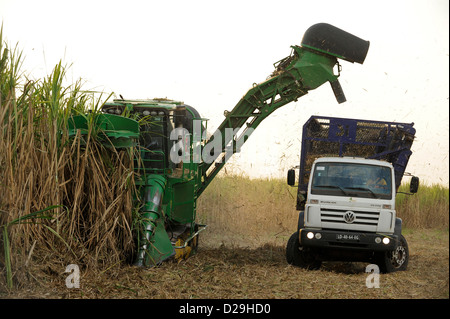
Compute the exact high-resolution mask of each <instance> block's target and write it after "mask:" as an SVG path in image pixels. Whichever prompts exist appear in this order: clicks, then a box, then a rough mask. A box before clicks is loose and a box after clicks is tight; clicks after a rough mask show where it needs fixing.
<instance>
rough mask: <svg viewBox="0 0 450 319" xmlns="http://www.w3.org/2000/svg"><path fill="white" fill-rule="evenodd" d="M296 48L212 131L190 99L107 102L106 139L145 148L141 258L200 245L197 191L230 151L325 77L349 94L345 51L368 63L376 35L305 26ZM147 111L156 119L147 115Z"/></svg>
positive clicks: (140, 164)
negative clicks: (344, 81)
mask: <svg viewBox="0 0 450 319" xmlns="http://www.w3.org/2000/svg"><path fill="white" fill-rule="evenodd" d="M291 48H292V52H291V54H290V55H289V56H288V57H286V58H284V59H282V60H280V61H278V62H276V63H274V67H275V70H274V71H273V73H272V74H271V75H270V76H269V77H268V78H267V79H266V80H265V81H264V82H262V83H259V84H254V85H253V87H252V88H251V89H249V90H248V92H247V93H246V94H245V95H244V96H243V97H242V98H241V99H240V101H239V102H238V103H237V105H236V106H235V107H234V108H233V109H232V110H231V111H225V113H224V115H225V119H224V120H223V122H222V124H220V126H219V127H218V128H217V130H216V131H215V132H214V134H212V135H211V136H210V137H207V135H206V129H207V120H206V119H203V118H202V117H201V116H200V114H199V113H198V112H197V111H196V110H195V109H194V108H193V107H191V106H189V105H186V104H184V103H183V102H178V101H172V100H167V99H153V100H124V99H115V100H114V101H113V102H109V103H105V104H104V106H103V108H102V111H103V113H104V114H102V117H101V118H100V119H99V120H98V125H99V126H100V127H101V128H102V129H103V132H104V135H106V138H105V143H106V144H109V145H112V146H113V147H116V148H124V147H125V148H127V147H131V148H134V149H135V150H137V152H136V153H137V154H139V156H137V160H136V162H135V170H136V173H137V174H136V177H135V181H136V185H138V187H139V190H140V191H139V196H138V197H139V198H137V202H140V203H141V206H140V217H141V219H142V221H143V223H142V224H143V227H142V230H143V231H142V233H141V236H139V243H138V246H139V247H138V251H137V256H136V260H135V264H136V265H138V266H145V267H150V266H154V265H157V264H159V263H161V262H162V261H164V260H166V259H168V258H171V257H175V258H177V259H180V258H186V257H187V256H188V255H189V254H191V253H192V252H193V251H195V250H196V248H197V245H198V235H199V233H200V232H201V231H202V230H204V229H205V227H206V225H199V224H197V223H196V201H197V198H198V197H199V196H200V195H201V194H202V193H203V191H204V190H205V189H206V188H207V187H208V185H209V184H210V183H211V181H212V180H213V179H214V177H215V176H217V174H218V172H219V171H220V170H221V168H222V167H223V166H224V165H225V163H226V161H227V159H229V157H230V156H231V155H232V154H233V153H236V152H239V150H240V147H241V146H242V145H243V144H244V142H245V141H246V140H247V138H248V137H249V136H250V134H251V133H252V131H253V130H254V129H255V128H256V127H257V126H258V125H259V124H260V123H261V122H262V121H263V120H264V119H265V118H267V117H268V116H269V115H270V114H272V113H273V112H274V111H275V110H276V109H278V108H279V107H281V106H283V105H286V104H288V103H290V102H292V101H296V100H297V99H298V98H299V97H301V96H303V95H305V94H307V93H308V91H310V90H313V89H316V88H318V87H319V86H321V85H322V84H324V83H326V82H329V83H330V84H331V87H332V90H333V92H334V94H335V96H336V99H337V101H338V102H339V103H342V102H344V101H345V96H344V94H343V91H342V88H341V86H340V84H339V81H338V77H339V75H340V71H341V66H340V64H339V62H338V59H342V60H345V61H348V62H352V63H353V62H357V63H360V64H362V63H363V61H364V59H365V57H366V55H367V51H368V48H369V42H368V41H365V40H362V39H360V38H358V37H356V36H354V35H352V34H349V33H347V32H345V31H343V30H340V29H338V28H336V27H334V26H332V25H329V24H325V23H320V24H316V25H313V26H311V27H310V28H309V29H308V30H307V31H306V32H305V34H304V36H303V39H302V42H301V45H300V46H297V45H294V46H291ZM335 71H336V72H335ZM130 115H134V117H135V119H136V120H135V119H131V116H130ZM145 117H147V118H148V119H149V120H148V121H141V120H142V118H145ZM138 120H139V122H138ZM85 122H86V117H85V116H75V117H73V118H72V120H71V122H70V123H69V124H70V133H71V134H72V135H74V134H76V132H77V131H78V130H80V129H81V130H83V129H85V128H84V125H85ZM139 123H141V124H139ZM142 123H145V124H142Z"/></svg>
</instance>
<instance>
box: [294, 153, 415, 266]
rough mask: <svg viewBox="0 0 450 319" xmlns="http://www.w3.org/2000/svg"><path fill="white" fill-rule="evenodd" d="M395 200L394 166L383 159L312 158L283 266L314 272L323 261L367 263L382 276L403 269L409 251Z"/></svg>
mask: <svg viewBox="0 0 450 319" xmlns="http://www.w3.org/2000/svg"><path fill="white" fill-rule="evenodd" d="M395 198H396V186H395V175H394V168H393V166H392V165H391V164H390V163H388V162H386V161H381V160H372V159H364V158H356V157H323V158H319V159H316V160H315V161H314V163H313V165H312V169H311V174H310V178H309V183H308V191H307V200H306V204H305V209H304V211H303V212H300V216H299V225H298V231H297V232H296V233H294V234H293V235H292V237H291V239H290V240H289V242H288V247H287V259H288V262H289V263H291V264H294V265H297V266H301V267H304V268H310V269H314V268H319V267H320V265H321V262H322V261H324V260H349V261H370V262H374V263H377V264H378V265H379V266H380V269H381V270H382V271H383V272H391V271H396V270H403V269H405V268H406V266H407V263H408V258H409V252H408V246H407V243H406V240H405V239H404V237H403V236H402V235H401V219H399V218H397V216H396V211H395Z"/></svg>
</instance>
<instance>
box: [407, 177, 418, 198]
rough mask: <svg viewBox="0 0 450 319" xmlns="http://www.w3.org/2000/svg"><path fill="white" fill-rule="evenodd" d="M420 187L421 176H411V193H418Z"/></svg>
mask: <svg viewBox="0 0 450 319" xmlns="http://www.w3.org/2000/svg"><path fill="white" fill-rule="evenodd" d="M418 189H419V178H418V177H417V176H413V177H411V183H410V185H409V192H410V193H413V194H415V193H417V190H418Z"/></svg>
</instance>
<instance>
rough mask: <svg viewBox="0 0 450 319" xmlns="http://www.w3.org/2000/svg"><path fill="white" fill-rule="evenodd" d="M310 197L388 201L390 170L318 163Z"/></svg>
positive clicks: (336, 163) (378, 167)
mask: <svg viewBox="0 0 450 319" xmlns="http://www.w3.org/2000/svg"><path fill="white" fill-rule="evenodd" d="M311 193H312V194H316V195H333V196H352V197H365V198H381V199H392V177H391V170H390V168H389V167H385V166H377V165H367V164H355V163H338V162H327V163H318V164H317V165H316V166H315V169H314V173H313V180H312V184H311Z"/></svg>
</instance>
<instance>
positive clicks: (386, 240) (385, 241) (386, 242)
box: [383, 237, 390, 245]
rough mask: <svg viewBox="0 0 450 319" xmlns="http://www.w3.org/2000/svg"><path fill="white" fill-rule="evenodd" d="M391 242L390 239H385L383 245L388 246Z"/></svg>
mask: <svg viewBox="0 0 450 319" xmlns="http://www.w3.org/2000/svg"><path fill="white" fill-rule="evenodd" d="M389 242H390V239H389V238H388V237H384V238H383V244H385V245H387V244H389Z"/></svg>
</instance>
